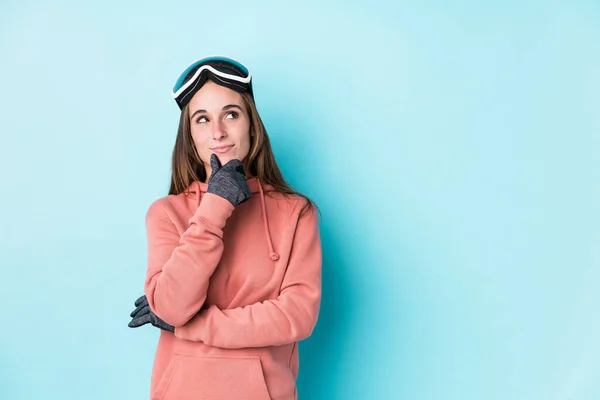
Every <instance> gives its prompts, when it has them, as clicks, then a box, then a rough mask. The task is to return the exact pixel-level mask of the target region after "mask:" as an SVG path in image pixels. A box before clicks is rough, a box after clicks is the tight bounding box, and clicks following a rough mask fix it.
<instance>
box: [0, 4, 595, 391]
mask: <svg viewBox="0 0 600 400" xmlns="http://www.w3.org/2000/svg"><path fill="white" fill-rule="evenodd" d="M83 3H84V2H76V1H53V2H51V1H47V2H43V1H40V2H32V1H16V0H13V1H8V2H7V1H3V2H2V5H1V6H0V52H1V54H2V57H1V58H2V62H1V63H0V72H1V73H0V88H1V89H0V107H1V109H2V112H1V113H0V135H1V142H0V182H1V183H2V196H1V197H0V224H1V225H0V226H1V229H0V255H1V260H2V261H1V269H0V283H1V285H2V288H1V290H0V304H1V305H2V306H1V308H2V311H1V312H0V321H1V325H0V398H2V399H38V398H40V399H41V398H44V399H90V400H92V399H140V400H141V399H147V398H148V396H149V384H150V372H151V367H152V360H153V356H154V349H155V344H156V340H157V338H158V331H157V330H156V329H154V328H151V327H144V328H141V329H137V330H132V329H129V328H127V323H128V322H129V318H128V314H129V312H130V311H131V310H132V304H133V301H134V300H135V299H136V298H137V297H138V296H139V295H140V294H141V292H142V285H143V280H144V274H145V266H146V265H145V262H146V242H145V227H144V217H145V213H146V211H147V208H148V206H149V205H150V203H151V202H152V201H154V200H155V199H157V198H159V197H162V196H164V195H165V194H166V192H167V190H168V183H169V176H170V175H169V174H170V156H171V151H172V147H173V144H174V139H175V133H176V127H177V121H178V109H177V106H176V104H175V102H174V101H173V100H172V98H171V95H170V89H171V87H172V84H173V82H174V81H175V79H176V78H177V75H178V73H179V72H180V71H181V70H182V69H183V68H184V67H186V66H187V65H188V64H189V63H190V62H192V61H193V60H195V59H196V58H200V57H202V56H205V55H211V54H224V55H229V56H232V57H234V58H238V59H240V60H241V61H243V62H245V63H246V64H247V65H248V66H249V67H250V68H251V70H252V71H253V75H254V84H255V88H256V89H255V90H256V99H257V103H258V107H259V111H260V113H261V115H262V117H263V119H264V121H265V124H266V126H267V129H268V132H269V134H270V136H271V138H272V141H273V146H274V151H275V154H276V157H277V159H278V162H279V163H280V166H281V167H282V169H283V171H284V174H285V176H286V177H287V178H288V180H289V181H290V183H291V184H292V185H293V186H295V187H296V188H297V189H298V190H300V191H301V192H303V193H305V194H307V195H309V196H310V197H312V198H313V199H314V200H315V201H316V202H317V203H318V205H319V206H320V208H321V211H322V214H323V219H322V221H321V223H322V227H321V229H322V238H323V245H324V261H325V263H324V297H323V303H322V312H321V315H320V320H319V324H318V326H317V328H316V330H315V332H314V334H313V336H312V337H311V338H310V339H308V340H306V341H304V342H302V343H301V346H300V351H301V355H300V356H301V372H300V377H299V380H298V385H299V393H300V398H301V399H328V400H329V399H388V398H389V399H411V400H426V399H444V400H470V399H473V400H475V399H478V400H479V399H485V400H495V399H498V400H500V399H502V400H506V399H511V400H521V399H522V400H532V399H541V400H553V399H561V400H562V399H565V400H566V399H578V400H592V399H599V398H600V361H599V360H600V340H599V338H600V317H599V313H598V307H599V305H600V290H599V288H600V246H599V241H600V229H599V226H600V211H599V204H600V190H599V186H598V182H599V179H600V162H599V161H598V154H599V151H600V117H599V110H600V74H599V73H600V23H599V21H600V4H599V3H597V2H595V1H592V0H590V1H572V2H567V1H502V2H500V1H495V2H493V1H488V2H483V1H480V2H477V1H452V2H445V1H422V2H417V1H413V2H407V1H405V2H403V1H391V0H388V1H378V0H372V1H368V2H367V1H363V2H358V1H344V2H342V1H339V2H326V3H323V2H321V1H304V2H301V3H295V4H293V5H292V4H290V5H284V4H283V3H282V2H276V1H271V2H266V1H263V2H260V1H228V2H226V3H222V2H190V1H178V2H175V3H173V4H172V5H166V2H158V1H155V2H152V1H150V2H149V1H144V2H142V1H134V2H120V1H119V2H118V1H114V0H113V1H103V2H95V3H94V4H83ZM175 4H177V5H175Z"/></svg>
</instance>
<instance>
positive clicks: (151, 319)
mask: <svg viewBox="0 0 600 400" xmlns="http://www.w3.org/2000/svg"><path fill="white" fill-rule="evenodd" d="M135 306H136V309H135V310H133V311H132V312H131V314H129V316H130V317H131V318H133V319H132V320H131V322H129V324H127V326H129V327H130V328H138V327H140V326H142V325H146V324H147V323H151V324H152V325H154V326H155V327H157V328H160V329H163V330H165V331H170V332H175V327H174V326H172V325H169V324H167V323H166V322H165V321H163V320H162V319H160V318H158V317H157V316H156V314H154V312H152V309H150V305H149V304H148V299H147V298H146V295H143V296H141V297H140V298H138V299H137V300H136V301H135Z"/></svg>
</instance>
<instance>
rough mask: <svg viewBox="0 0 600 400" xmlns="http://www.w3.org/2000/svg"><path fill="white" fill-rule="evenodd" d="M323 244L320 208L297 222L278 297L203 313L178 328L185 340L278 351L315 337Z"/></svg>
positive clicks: (177, 331) (308, 212) (178, 333)
mask: <svg viewBox="0 0 600 400" xmlns="http://www.w3.org/2000/svg"><path fill="white" fill-rule="evenodd" d="M321 260H322V257H321V241H320V236H319V228H318V218H317V214H316V210H315V208H314V207H313V208H311V209H310V210H309V211H307V212H306V213H305V214H304V215H303V216H302V217H301V218H300V220H299V221H298V225H297V228H296V234H295V237H294V243H293V245H292V251H291V254H290V259H289V263H288V267H287V271H286V273H285V276H284V278H283V283H282V287H281V291H280V294H279V296H278V297H277V298H276V299H274V300H267V301H263V302H260V303H255V304H252V305H249V306H246V307H239V308H233V309H227V310H220V309H219V308H217V307H216V306H214V305H213V306H211V307H209V308H208V309H205V310H202V311H200V312H199V313H198V314H197V315H196V316H195V317H194V318H192V319H191V320H190V321H189V322H188V323H187V324H185V325H183V326H180V327H177V328H176V329H175V336H177V337H178V338H180V339H186V340H192V341H201V342H204V343H206V344H208V345H210V346H214V347H221V348H228V349H236V348H244V347H264V346H279V345H283V344H287V343H293V342H297V341H300V340H303V339H305V338H307V337H308V336H310V334H311V333H312V331H313V329H314V327H315V325H316V323H317V317H318V314H319V307H320V301H321V264H322V261H321Z"/></svg>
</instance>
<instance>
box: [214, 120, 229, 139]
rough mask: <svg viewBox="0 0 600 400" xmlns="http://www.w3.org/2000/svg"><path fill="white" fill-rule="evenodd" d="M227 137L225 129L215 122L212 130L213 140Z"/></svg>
mask: <svg viewBox="0 0 600 400" xmlns="http://www.w3.org/2000/svg"><path fill="white" fill-rule="evenodd" d="M225 137H227V133H226V132H225V129H224V128H223V126H222V125H221V123H219V122H217V123H216V124H215V125H214V129H213V139H217V140H218V139H223V138H225Z"/></svg>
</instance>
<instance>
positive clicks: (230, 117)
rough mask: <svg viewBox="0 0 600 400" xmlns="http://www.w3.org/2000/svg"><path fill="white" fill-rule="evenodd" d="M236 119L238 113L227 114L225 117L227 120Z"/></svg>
mask: <svg viewBox="0 0 600 400" xmlns="http://www.w3.org/2000/svg"><path fill="white" fill-rule="evenodd" d="M237 117H238V113H236V112H235V111H232V112H229V113H227V115H226V117H225V118H227V119H235V118H237Z"/></svg>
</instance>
